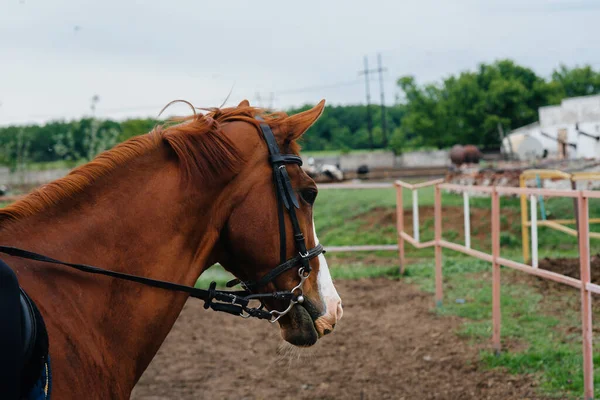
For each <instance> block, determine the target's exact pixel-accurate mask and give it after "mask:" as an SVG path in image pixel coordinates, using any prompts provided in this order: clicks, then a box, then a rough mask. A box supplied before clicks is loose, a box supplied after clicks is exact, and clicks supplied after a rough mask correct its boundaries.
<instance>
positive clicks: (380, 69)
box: [377, 53, 387, 147]
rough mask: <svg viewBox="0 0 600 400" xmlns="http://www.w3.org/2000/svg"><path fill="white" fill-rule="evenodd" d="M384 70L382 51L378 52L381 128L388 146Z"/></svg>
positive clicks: (385, 144) (384, 142)
mask: <svg viewBox="0 0 600 400" xmlns="http://www.w3.org/2000/svg"><path fill="white" fill-rule="evenodd" d="M383 71H385V69H384V68H383V67H382V65H381V53H377V72H379V91H380V92H381V129H382V132H383V147H386V146H387V120H386V118H385V96H384V93H383Z"/></svg>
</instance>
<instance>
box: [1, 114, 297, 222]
mask: <svg viewBox="0 0 600 400" xmlns="http://www.w3.org/2000/svg"><path fill="white" fill-rule="evenodd" d="M204 110H205V111H208V112H207V113H206V114H196V113H195V114H194V115H191V116H188V117H183V118H172V119H170V120H169V121H167V123H166V124H163V125H157V126H156V127H155V128H154V129H153V130H152V131H150V132H149V133H147V134H144V135H140V136H135V137H133V138H131V139H129V140H126V141H125V142H122V143H120V144H118V145H116V146H115V147H113V148H112V149H110V150H107V151H105V152H103V153H101V154H100V155H98V156H97V157H96V158H95V159H94V160H92V161H90V162H88V163H86V164H84V165H82V166H80V167H77V168H75V169H73V170H72V171H71V172H70V173H69V174H68V175H67V176H65V177H63V178H60V179H58V180H55V181H53V182H51V183H48V184H46V185H43V186H41V187H40V188H38V189H36V190H35V191H33V192H31V193H30V194H28V195H27V196H25V197H24V198H23V199H21V200H19V201H17V202H15V203H13V204H11V205H9V206H7V207H5V208H3V209H0V222H2V221H3V220H16V219H19V218H23V217H26V216H30V215H33V214H35V213H38V212H40V211H43V210H45V209H47V208H48V207H51V206H53V205H57V204H59V203H60V202H61V201H62V200H64V199H67V198H72V197H73V196H74V195H76V194H77V193H80V192H82V191H83V190H84V189H85V188H86V187H88V186H90V185H92V184H93V183H94V182H96V181H97V180H98V179H100V178H101V177H103V176H105V175H107V174H109V173H110V172H112V171H114V170H115V169H116V168H118V167H119V166H122V165H124V164H125V163H127V162H129V161H131V160H133V159H135V158H137V157H140V156H142V155H144V154H146V153H147V152H149V151H152V150H155V149H157V148H159V147H160V146H162V145H164V144H166V145H167V146H169V147H170V148H171V149H172V151H173V152H174V153H175V155H176V157H177V159H178V162H179V168H180V171H181V173H182V177H183V179H184V183H187V184H191V183H193V182H198V181H200V182H211V181H214V180H215V179H217V178H218V177H219V176H222V174H223V173H224V172H233V173H236V172H238V170H239V168H240V167H241V165H242V164H243V163H244V160H243V158H242V156H241V154H240V153H239V151H238V149H237V148H236V147H235V145H234V144H233V143H231V141H230V140H229V139H228V138H227V137H226V136H225V135H223V134H222V130H221V128H222V126H223V124H225V123H228V122H233V121H245V122H248V123H250V124H254V125H255V126H256V127H257V128H258V126H259V121H257V120H256V119H255V116H257V115H261V116H262V117H263V119H264V120H265V122H266V123H268V124H269V125H270V126H271V128H272V129H273V130H274V132H276V133H280V134H281V132H285V130H283V131H282V129H281V128H282V127H283V125H284V124H285V120H286V118H287V114H285V113H283V112H277V113H269V112H267V111H266V110H263V109H260V108H255V107H232V108H223V109H220V108H211V109H204ZM277 131H279V132H277ZM257 133H258V129H257ZM278 140H279V141H280V142H281V144H282V145H283V146H284V147H286V148H287V150H289V151H292V152H295V153H298V151H299V146H298V145H297V143H296V142H295V141H293V140H291V141H290V140H287V138H285V137H284V138H281V137H278Z"/></svg>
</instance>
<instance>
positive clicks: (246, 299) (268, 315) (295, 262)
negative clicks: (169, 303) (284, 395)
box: [0, 117, 325, 323]
mask: <svg viewBox="0 0 600 400" xmlns="http://www.w3.org/2000/svg"><path fill="white" fill-rule="evenodd" d="M257 119H258V120H259V121H260V130H261V132H262V134H263V137H264V139H265V142H266V143H267V146H268V148H269V162H270V164H271V166H272V167H273V181H274V184H275V195H276V197H277V215H278V219H279V254H280V256H279V257H280V264H279V265H278V266H276V267H275V268H273V269H272V270H271V271H270V272H268V273H267V274H266V275H264V276H263V277H262V278H260V279H258V280H257V281H240V280H238V279H234V280H232V281H230V282H228V283H227V286H228V287H232V286H235V285H236V284H238V283H240V284H241V285H242V287H243V289H244V290H240V291H223V290H216V286H217V283H216V282H211V283H210V285H209V288H208V289H198V288H195V287H193V286H186V285H180V284H178V283H173V282H167V281H161V280H157V279H152V278H146V277H143V276H138V275H131V274H126V273H123V272H117V271H111V270H107V269H102V268H98V267H94V266H91V265H86V264H74V263H68V262H64V261H60V260H56V259H53V258H50V257H47V256H45V255H42V254H38V253H34V252H31V251H28V250H23V249H19V248H16V247H11V246H1V245H0V253H4V254H8V255H10V256H13V257H19V258H24V259H29V260H34V261H41V262H46V263H50V264H59V265H64V266H67V267H71V268H74V269H77V270H79V271H83V272H87V273H91V274H99V275H106V276H111V277H113V278H117V279H122V280H126V281H131V282H137V283H141V284H143V285H146V286H151V287H155V288H160V289H166V290H172V291H178V292H185V293H188V294H189V295H190V297H195V298H198V299H201V300H204V308H205V309H208V308H211V309H213V310H215V311H222V312H226V313H229V314H233V315H239V316H242V317H244V318H250V317H255V318H259V319H267V320H269V321H270V322H271V323H273V322H276V321H277V320H279V319H280V318H281V317H283V316H284V315H286V314H287V313H289V312H290V310H291V309H292V308H293V307H294V305H296V304H301V303H302V302H304V296H303V293H302V287H303V285H304V282H305V281H306V279H307V278H308V277H309V275H310V273H311V266H310V260H312V259H313V258H315V257H317V256H318V255H319V254H322V253H325V250H324V249H323V246H322V245H321V244H318V245H317V246H316V247H313V248H312V249H310V250H307V249H306V240H305V238H304V235H303V234H302V230H301V229H300V224H299V223H298V217H297V216H296V209H297V208H300V204H299V202H298V197H297V196H296V194H295V193H294V188H293V187H292V183H291V181H290V176H289V175H288V173H287V169H286V165H287V164H296V165H298V166H301V165H302V159H301V158H300V157H298V156H297V155H295V154H281V153H280V152H279V145H278V144H277V140H276V139H275V135H273V131H272V130H271V128H270V127H269V125H268V124H266V123H264V120H263V119H262V118H260V117H257ZM284 208H285V209H286V210H287V211H288V214H289V216H290V220H291V221H292V230H293V232H294V244H295V247H296V251H297V252H298V255H296V256H295V257H292V258H290V259H286V258H287V250H286V242H287V238H286V229H285V217H284V215H285V211H284ZM296 267H297V268H298V278H299V283H298V284H297V285H296V286H295V287H294V288H293V289H291V290H289V291H279V292H278V291H275V292H271V293H257V290H259V289H260V288H262V287H264V286H265V285H267V284H269V283H271V282H272V281H273V280H274V279H275V278H277V277H278V276H279V275H281V274H283V273H284V272H287V271H289V270H291V269H294V268H296ZM266 299H274V300H288V301H289V305H288V307H287V308H286V309H285V310H283V311H277V310H272V311H267V310H265V309H264V306H265V304H264V300H266ZM252 300H258V301H260V306H259V307H250V306H249V304H250V302H251V301H252Z"/></svg>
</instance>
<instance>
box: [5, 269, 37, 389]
mask: <svg viewBox="0 0 600 400" xmlns="http://www.w3.org/2000/svg"><path fill="white" fill-rule="evenodd" d="M0 301H2V302H3V304H2V305H1V306H0V324H2V326H1V327H0V344H1V345H2V346H1V347H4V348H0V353H2V354H3V355H5V357H3V358H2V359H0V374H2V376H0V393H10V395H8V396H9V397H2V398H3V399H5V398H7V399H12V398H15V399H17V398H25V399H29V398H39V396H38V397H32V396H31V395H28V394H31V393H32V391H33V389H34V388H36V387H37V386H40V381H41V380H42V377H43V376H44V374H46V375H47V374H48V370H47V363H48V333H47V332H46V326H45V324H44V320H43V318H42V315H41V314H40V312H39V310H38V308H37V307H36V305H35V303H34V302H33V300H31V298H30V297H29V296H28V295H27V293H25V290H23V288H21V287H20V286H19V284H18V281H17V277H16V275H15V274H14V272H13V271H12V270H11V269H10V268H9V267H8V265H6V264H5V263H4V262H3V261H2V260H0ZM16 380H18V381H16ZM15 396H16V397H15Z"/></svg>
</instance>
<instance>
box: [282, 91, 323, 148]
mask: <svg viewBox="0 0 600 400" xmlns="http://www.w3.org/2000/svg"><path fill="white" fill-rule="evenodd" d="M324 108H325V100H321V101H320V102H319V104H317V105H316V106H314V107H313V108H311V109H310V110H306V111H303V112H301V113H298V114H294V115H292V116H291V117H289V118H288V119H287V121H286V127H287V130H288V137H287V140H290V141H291V140H296V139H298V138H299V137H300V136H302V135H304V133H305V132H306V131H307V130H308V128H310V127H311V126H312V125H313V124H314V123H315V122H316V121H317V120H318V119H319V117H320V116H321V114H323V109H324Z"/></svg>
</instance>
